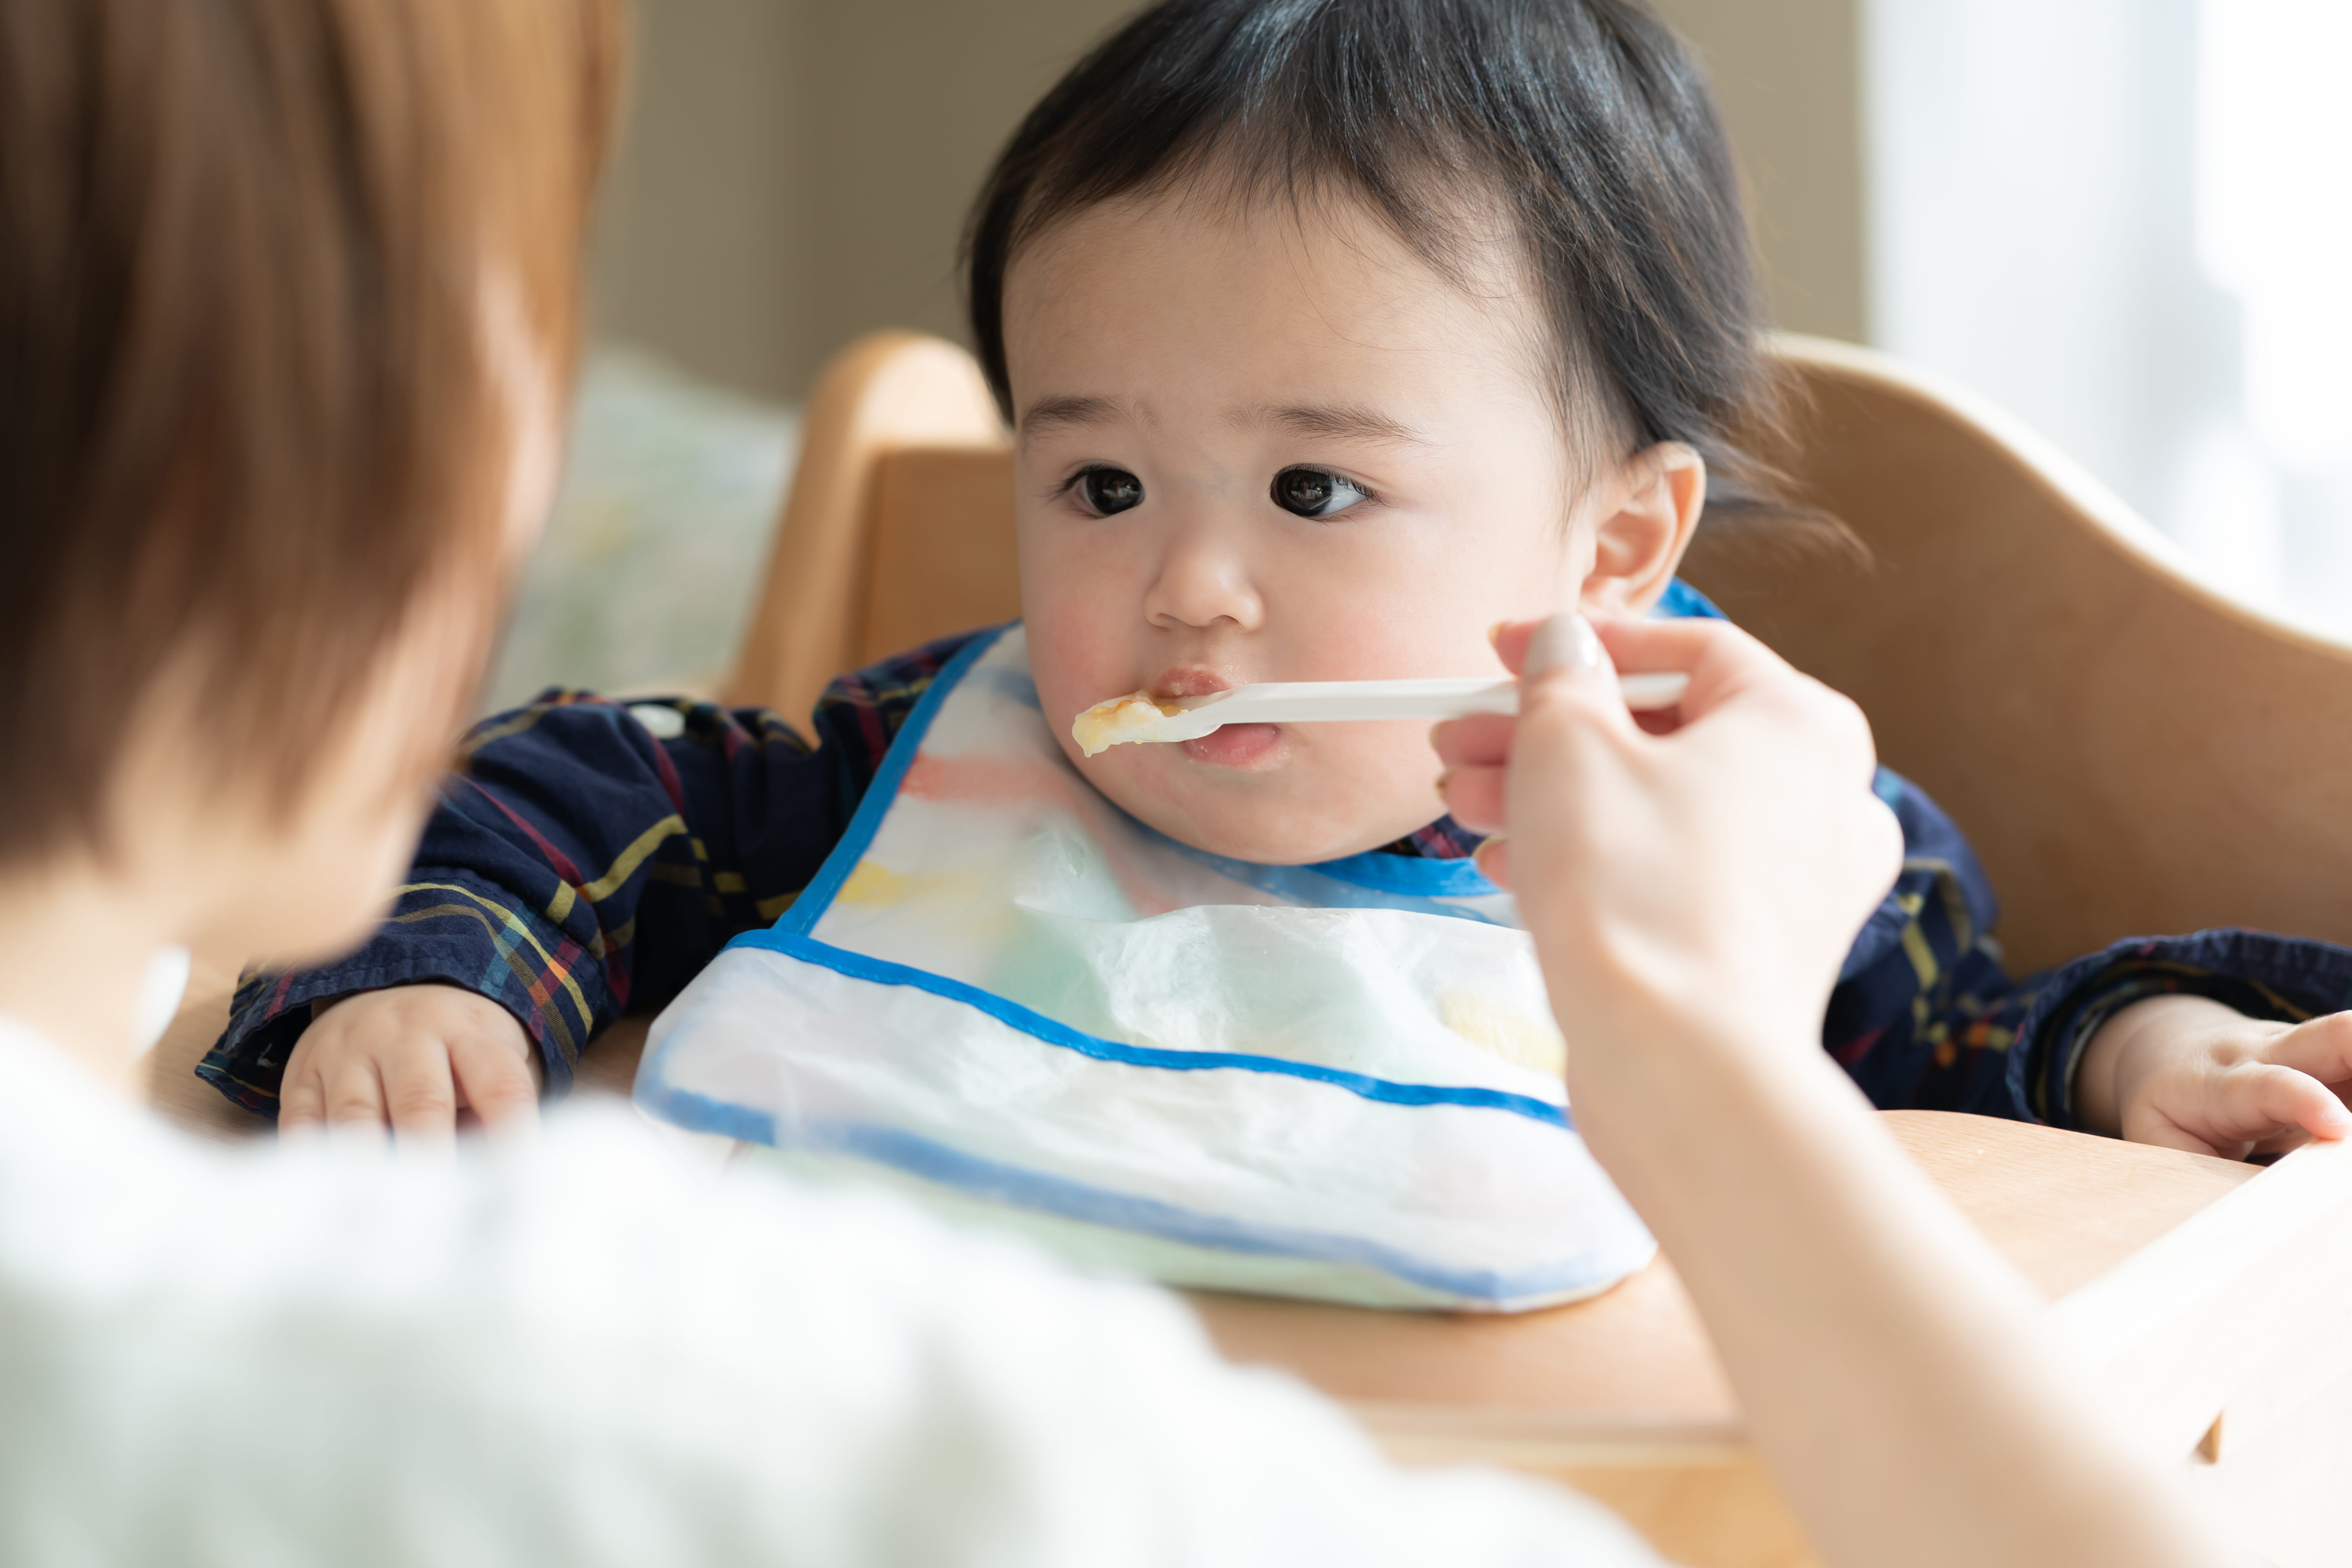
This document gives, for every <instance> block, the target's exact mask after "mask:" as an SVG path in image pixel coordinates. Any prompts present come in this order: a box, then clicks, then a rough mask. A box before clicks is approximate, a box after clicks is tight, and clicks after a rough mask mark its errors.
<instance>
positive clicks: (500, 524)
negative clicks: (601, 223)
mask: <svg viewBox="0 0 2352 1568" xmlns="http://www.w3.org/2000/svg"><path fill="white" fill-rule="evenodd" d="M620 58H621V27H620V21H619V17H618V15H617V12H616V6H615V3H614V0H173V3H172V4H169V5H157V4H155V3H154V0H0V562H5V568H0V875H8V876H12V877H14V876H24V875H32V876H35V877H42V876H47V875H48V874H50V873H52V872H58V873H60V874H62V871H63V870H64V868H71V867H75V866H101V867H104V868H108V870H109V871H110V873H111V874H113V875H115V876H117V877H118V878H119V879H122V880H123V882H124V885H125V886H126V887H129V886H131V885H132V884H139V885H141V886H145V887H149V888H150V889H151V890H152V889H155V888H160V887H161V886H162V884H161V883H159V882H156V881H155V879H154V878H153V877H152V876H151V875H150V873H151V872H153V871H156V870H157V869H158V868H163V867H165V866H167V865H171V866H176V867H177V868H178V869H179V870H180V871H183V872H185V873H188V875H186V876H184V877H182V878H180V881H181V882H184V883H185V884H186V886H187V888H188V889H196V888H199V887H205V886H209V887H210V889H211V893H210V894H209V895H205V896H197V895H195V894H194V892H193V891H192V892H191V893H190V894H189V896H188V897H187V898H186V899H185V900H184V901H185V903H186V905H187V907H185V908H180V909H165V910H156V911H155V914H156V918H157V920H158V921H161V922H164V924H163V925H161V926H159V935H161V936H163V937H167V938H169V939H172V940H198V941H207V940H208V941H214V942H219V943H221V944H222V948H223V951H224V952H236V953H237V954H239V955H244V954H255V953H267V954H272V955H283V956H289V957H294V956H300V955H303V954H306V953H320V952H325V951H329V950H331V949H332V948H334V947H335V946H337V945H338V944H341V943H345V942H350V941H352V940H355V939H356V938H357V936H358V935H359V934H360V933H361V932H362V931H363V930H364V928H365V926H366V924H367V923H368V921H370V920H371V919H372V918H373V912H374V908H375V900H377V899H378V898H379V897H380V896H381V893H382V891H383V889H384V888H386V887H388V886H389V885H390V883H391V882H392V880H393V879H394V876H395V874H396V873H397V871H398V869H399V868H400V866H401V865H402V864H403V863H404V859H405V857H406V855H407V853H408V848H409V840H410V837H411V835H412V833H413V830H414V828H415V823H416V821H417V819H418V816H419V815H420V813H421V811H422V809H423V805H424V802H425V796H426V791H427V788H428V781H429V780H430V779H431V777H432V776H433V775H434V773H435V772H436V770H437V767H438V764H439V763H440V761H441V759H442V757H443V756H444V754H445V752H446V743H447V742H448V739H449V737H450V735H451V733H452V731H453V730H454V727H455V725H456V724H457V721H459V719H460V718H461V716H462V713H463V711H464V709H465V707H466V705H467V700H468V699H469V697H470V696H471V693H472V691H473V689H474V685H475V682H476V680H477V679H478V671H479V668H480V666H481V663H482V660H483V658H484V656H485V654H486V652H487V650H488V645H489V642H490V640H491V637H492V634H493V630H494V627H495V625H496V621H497V617H498V614H499V606H500V605H501V603H502V601H503V598H504V594H505V589H506V585H507V584H508V582H509V578H510V577H511V574H512V572H513V568H514V566H515V564H516V563H517V562H518V561H519V559H520V556H521V555H522V554H523V552H524V551H525V549H526V548H527V545H528V542H529V541H530V537H531V534H532V532H533V531H534V530H535V527H536V524H537V521H538V519H539V513H540V512H541V510H542V508H543V503H544V500H545V492H546V489H547V487H548V485H549V483H550V480H551V473H552V468H553V452H554V447H555V441H556V430H557V415H558V413H559V405H560V400H561V392H560V389H561V387H562V384H563V381H564V379H565V372H566V370H567V368H568V364H569V361H570V357H571V353H572V337H573V321H574V316H575V310H576V303H577V300H576V296H577V291H578V271H577V256H578V251H579V247H580V243H581V239H582V236H583V225H584V222H585V219H586V214H587V210H588V205H589V201H590V196H591V193H592V189H593V184H594V181H595V177H596V174H597V173H598V169H599V166H600V164H601V163H602V161H603V158H604V152H605V148H606V145H607V142H608V140H609V137H610V132H611V127H612V122H613V119H614V100H615V82H616V79H617V77H618V74H619V69H620ZM207 858H211V859H218V860H221V861H222V862H223V864H222V865H221V866H218V867H214V866H208V865H205V864H201V862H205V860H207ZM232 858H233V861H234V865H233V867H232V866H231V864H230V861H231V859H232ZM155 897H156V898H158V899H162V900H163V901H164V902H166V903H168V902H170V901H172V900H171V899H170V898H169V897H166V896H165V895H163V894H162V893H160V892H157V893H156V894H155ZM171 922H176V924H177V927H178V928H179V929H177V930H168V929H165V927H166V926H168V925H169V924H170V923H171Z"/></svg>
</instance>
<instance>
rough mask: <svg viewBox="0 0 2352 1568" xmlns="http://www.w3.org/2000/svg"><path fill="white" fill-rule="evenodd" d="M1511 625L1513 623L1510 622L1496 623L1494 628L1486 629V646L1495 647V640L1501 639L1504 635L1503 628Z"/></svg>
mask: <svg viewBox="0 0 2352 1568" xmlns="http://www.w3.org/2000/svg"><path fill="white" fill-rule="evenodd" d="M1510 624H1511V623H1510V622H1508V621H1496V623H1495V624H1494V625H1493V626H1488V627H1487V628H1486V646H1487V647H1494V646H1495V639H1496V637H1501V636H1502V635H1503V628H1504V627H1505V626H1509V625H1510Z"/></svg>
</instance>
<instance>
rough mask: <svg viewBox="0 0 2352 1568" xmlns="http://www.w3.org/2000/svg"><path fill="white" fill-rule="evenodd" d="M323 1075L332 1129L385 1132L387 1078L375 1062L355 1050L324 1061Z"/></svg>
mask: <svg viewBox="0 0 2352 1568" xmlns="http://www.w3.org/2000/svg"><path fill="white" fill-rule="evenodd" d="M319 1077H320V1081H321V1083H322V1084H323V1086H324V1090H325V1095H326V1101H327V1131H330V1132H335V1133H343V1132H373V1133H377V1134H381V1133H382V1132H383V1126H384V1118H383V1075H382V1074H380V1073H378V1072H377V1071H376V1066H375V1063H374V1062H373V1061H372V1060H370V1059H369V1058H366V1057H364V1056H362V1055H359V1054H358V1053H356V1052H354V1053H352V1054H349V1055H346V1056H343V1057H340V1058H337V1059H335V1060H333V1061H331V1062H328V1063H326V1064H324V1065H323V1066H322V1067H321V1068H320V1073H319Z"/></svg>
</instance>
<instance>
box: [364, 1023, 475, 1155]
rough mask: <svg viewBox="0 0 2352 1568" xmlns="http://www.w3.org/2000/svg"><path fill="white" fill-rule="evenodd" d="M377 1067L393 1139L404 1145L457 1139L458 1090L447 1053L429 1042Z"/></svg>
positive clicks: (392, 1055) (394, 1054)
mask: <svg viewBox="0 0 2352 1568" xmlns="http://www.w3.org/2000/svg"><path fill="white" fill-rule="evenodd" d="M377 1068H378V1071H379V1072H381V1073H382V1075H383V1101H384V1113H385V1115H386V1116H387V1117H388V1118H389V1119H390V1120H391V1121H392V1132H393V1136H394V1139H396V1140H397V1141H398V1142H402V1143H404V1144H446V1143H448V1142H451V1141H452V1140H453V1139H454V1138H456V1136H457V1086H456V1084H455V1083H453V1082H452V1081H451V1079H450V1077H449V1053H448V1052H447V1051H445V1050H443V1049H442V1048H441V1047H439V1046H437V1045H433V1044H429V1043H428V1044H426V1045H424V1046H422V1047H417V1048H415V1049H413V1050H400V1051H394V1052H391V1053H389V1054H388V1055H386V1056H385V1057H384V1058H383V1059H382V1060H381V1061H380V1062H379V1063H378V1064H377Z"/></svg>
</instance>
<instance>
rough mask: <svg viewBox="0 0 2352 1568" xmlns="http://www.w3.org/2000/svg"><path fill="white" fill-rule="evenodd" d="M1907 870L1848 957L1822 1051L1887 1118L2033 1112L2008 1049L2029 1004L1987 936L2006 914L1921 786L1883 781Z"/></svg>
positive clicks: (1971, 854) (1965, 844) (1885, 777)
mask: <svg viewBox="0 0 2352 1568" xmlns="http://www.w3.org/2000/svg"><path fill="white" fill-rule="evenodd" d="M1877 793H1878V795H1879V798H1880V799H1881V800H1883V801H1885V803H1886V805H1887V806H1888V808H1889V809H1890V810H1892V811H1893V812H1894V814H1895V821H1896V823H1897V824H1898V825H1899V826H1901V827H1902V829H1903V868H1902V871H1901V874H1900V876H1899V877H1898V879H1896V881H1895V886H1894V888H1893V889H1891V890H1890V891H1889V892H1888V893H1887V895H1886V897H1885V900H1882V901H1881V903H1880V905H1879V907H1878V909H1877V910H1876V911H1875V912H1874V914H1873V915H1872V916H1871V919H1870V921H1869V923H1868V924H1867V925H1865V926H1864V928H1863V931H1862V934H1861V935H1860V937H1859V938H1858V939H1857V940H1856V941H1855V942H1854V944H1853V951H1852V952H1850V953H1849V954H1848V955H1847V958H1846V962H1845V965H1844V967H1843V970H1842V972H1841V973H1840V975H1839V979H1838V984H1837V988H1836V990H1835V991H1834V992H1832V994H1831V996H1830V1005H1829V1010H1828V1013H1827V1015H1826V1016H1824V1018H1823V1019H1822V1046H1823V1047H1824V1048H1826V1049H1827V1050H1828V1051H1829V1053H1830V1055H1832V1057H1834V1058H1837V1060H1838V1062H1839V1063H1840V1065H1842V1066H1843V1067H1844V1068H1845V1069H1846V1073H1847V1075H1848V1076H1849V1077H1851V1078H1852V1079H1853V1080H1854V1082H1855V1083H1856V1084H1857V1085H1858V1086H1860V1088H1861V1089H1862V1091H1863V1092H1864V1094H1866V1095H1868V1096H1869V1097H1870V1099H1871V1101H1872V1103H1873V1104H1874V1105H1876V1106H1878V1107H1879V1109H1881V1110H1967V1111H1975V1112H1979V1113H1981V1114H1984V1115H1990V1116H2005V1117H2011V1118H2019V1119H2022V1118H2025V1117H2027V1116H2028V1115H2029V1114H2030V1112H2029V1110H2027V1107H2026V1105H2025V1103H2024V1100H2023V1099H2022V1097H2021V1093H2020V1089H2019V1083H2018V1081H2017V1079H2016V1077H2015V1075H2013V1074H2012V1072H2011V1055H2010V1047H2011V1042H2012V1041H2013V1040H2014V1039H2015V1038H2016V1037H2017V1031H2018V1025H2019V1021H2020V1017H2021V1015H2022V1014H2023V1012H2024V1011H2025V1009H2026V1007H2027V1006H2028V1005H2030V1003H2031V999H2032V998H2031V994H2029V993H2028V992H2025V991H2021V989H2020V987H2019V986H2018V985H2017V984H2016V983H2015V982H2013V981H2012V980H2011V979H2010V977H2009V974H2008V973H2007V971H2006V970H2004V969H2003V968H2002V966H2001V961H2000V950H1999V949H1998V948H1997V947H1996V946H1995V945H1994V944H1993V942H1991V940H1990V936H1989V935H1988V933H1989V931H1990V930H1991V928H1992V926H1993V923H1994V921H1996V920H1997V919H1998V917H1999V914H2000V906H1999V904H1998V902H1997V901H1996V900H1995V899H1994V897H1993V890H1992V884H1991V882H1990V879H1988V878H1987V877H1986V875H1985V873H1984V868H1982V867H1981V866H1980V865H1979V864H1978V861H1977V857H1976V851H1975V850H1974V849H1972V848H1971V847H1969V841H1968V839H1967V837H1965V836H1964V835H1962V833H1961V832H1960V830H1959V828H1958V826H1955V825H1954V823H1953V822H1952V820H1951V818H1949V817H1948V816H1945V815H1944V813H1943V811H1942V809H1941V808H1940V807H1938V806H1937V805H1936V803H1935V802H1934V801H1932V800H1930V799H1929V798H1928V797H1927V795H1926V794H1925V793H1924V792H1922V791H1921V790H1920V789H1919V788H1918V786H1917V785H1916V784H1911V783H1910V782H1908V781H1907V780H1905V779H1903V778H1900V777H1898V776H1896V775H1895V774H1894V773H1888V772H1886V771H1885V770H1884V769H1882V770H1881V771H1880V773H1879V774H1878V781H1877Z"/></svg>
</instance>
